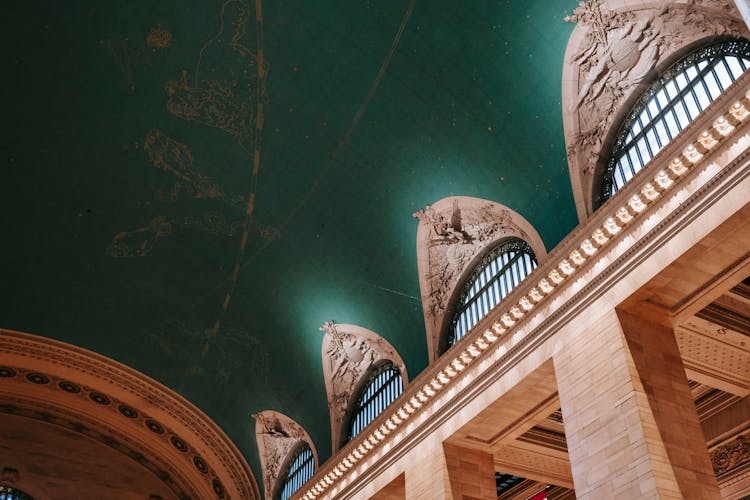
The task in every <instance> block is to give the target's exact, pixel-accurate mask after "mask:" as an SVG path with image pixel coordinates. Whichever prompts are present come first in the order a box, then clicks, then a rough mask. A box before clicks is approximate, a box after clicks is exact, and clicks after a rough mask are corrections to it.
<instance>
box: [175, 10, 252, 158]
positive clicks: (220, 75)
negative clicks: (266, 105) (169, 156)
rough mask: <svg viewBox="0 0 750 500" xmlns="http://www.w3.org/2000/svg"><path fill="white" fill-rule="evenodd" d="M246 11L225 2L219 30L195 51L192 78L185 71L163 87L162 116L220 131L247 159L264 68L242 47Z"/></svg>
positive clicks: (245, 25)
mask: <svg viewBox="0 0 750 500" xmlns="http://www.w3.org/2000/svg"><path fill="white" fill-rule="evenodd" d="M249 16H250V10H249V8H248V6H247V5H246V4H245V3H244V2H242V1H240V0H229V1H227V2H226V3H225V4H224V5H223V7H222V10H221V16H220V22H219V29H218V32H217V34H216V35H215V36H214V37H212V38H210V39H209V40H208V41H207V42H206V43H205V44H204V45H203V47H201V49H200V52H199V55H198V62H197V63H196V66H195V70H194V72H193V77H192V78H188V71H186V70H183V72H182V76H181V77H180V78H178V79H176V80H169V81H167V82H166V84H165V85H164V88H165V90H166V92H167V96H168V101H167V110H168V111H169V112H170V113H172V114H173V115H175V116H178V117H180V118H182V119H184V120H187V121H193V122H198V123H201V124H203V125H207V126H209V127H214V128H218V129H221V130H224V131H225V132H227V133H228V134H230V135H231V136H232V137H233V138H234V139H235V140H236V141H237V142H238V143H239V145H240V146H241V147H242V148H243V149H244V150H245V151H246V152H248V153H250V152H251V151H252V149H253V147H254V144H255V141H256V140H257V128H258V127H257V116H256V113H257V112H258V106H257V101H258V99H259V97H263V96H264V92H265V76H264V75H265V74H266V71H265V68H261V70H260V71H259V70H258V67H257V66H258V64H261V62H260V61H259V58H258V56H257V54H256V53H254V52H253V51H251V50H250V49H249V48H248V47H246V46H245V45H243V44H242V42H241V39H242V38H243V37H244V36H245V35H246V32H247V26H248V19H249Z"/></svg>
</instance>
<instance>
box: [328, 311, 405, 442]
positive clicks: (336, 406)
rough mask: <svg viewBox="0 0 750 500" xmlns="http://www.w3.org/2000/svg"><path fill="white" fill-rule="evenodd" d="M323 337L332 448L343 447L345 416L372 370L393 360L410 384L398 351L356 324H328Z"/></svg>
mask: <svg viewBox="0 0 750 500" xmlns="http://www.w3.org/2000/svg"><path fill="white" fill-rule="evenodd" d="M320 331H322V332H324V333H325V336H324V338H323V379H324V380H325V384H326V392H327V394H328V409H329V412H330V417H331V441H332V449H333V450H337V449H338V448H339V447H340V441H341V438H342V433H343V432H344V429H343V426H344V423H345V420H346V413H347V411H349V409H350V408H351V407H352V405H353V403H354V402H355V401H354V398H356V397H357V392H358V391H359V389H360V387H361V385H362V382H363V380H364V379H365V378H366V377H367V375H368V373H369V371H370V369H372V368H373V367H374V366H376V365H377V364H379V363H380V362H383V361H390V362H391V363H393V365H394V366H395V367H396V368H398V370H399V373H401V377H402V378H403V381H404V386H406V383H407V382H408V377H407V375H406V365H405V364H404V362H403V360H402V359H401V356H399V354H398V352H396V349H394V348H393V346H392V345H391V344H389V343H388V341H386V340H385V339H384V338H382V337H381V336H380V335H378V334H377V333H375V332H372V331H370V330H367V329H366V328H362V327H359V326H356V325H345V324H341V325H340V324H337V323H335V322H334V321H326V322H325V323H324V324H323V326H321V327H320Z"/></svg>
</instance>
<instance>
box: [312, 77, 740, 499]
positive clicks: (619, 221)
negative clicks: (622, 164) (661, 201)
mask: <svg viewBox="0 0 750 500" xmlns="http://www.w3.org/2000/svg"><path fill="white" fill-rule="evenodd" d="M749 116H750V90H748V92H747V94H746V95H745V97H743V98H742V99H741V100H739V101H737V102H735V103H734V104H733V105H732V106H731V107H730V108H729V111H728V112H727V113H725V114H724V115H722V116H720V117H719V118H718V119H717V120H716V121H715V122H714V123H713V126H712V127H711V128H709V129H708V130H705V131H704V132H703V133H701V134H700V135H699V136H698V139H697V140H696V141H695V142H694V143H692V144H690V145H688V146H687V147H686V148H685V149H684V150H683V152H682V154H681V155H680V156H678V157H676V158H674V159H673V160H672V161H671V162H670V163H669V165H668V167H667V168H666V169H663V170H659V172H657V174H656V175H655V176H654V178H653V180H652V181H651V182H647V183H646V184H645V185H644V186H643V187H641V189H640V192H638V193H636V194H635V195H633V196H632V197H631V198H630V199H629V200H628V201H627V203H625V204H624V205H622V206H620V207H619V208H618V209H617V210H615V213H614V215H613V216H612V217H609V218H608V219H607V220H606V221H604V223H603V224H602V226H601V227H599V228H598V229H596V231H594V232H593V233H592V234H591V236H590V237H589V238H586V239H584V240H583V241H582V242H581V244H580V245H579V247H578V248H577V249H576V250H573V251H572V252H570V254H569V255H568V257H567V258H566V259H563V260H562V261H561V262H560V263H559V264H558V265H557V267H555V268H554V269H552V270H551V271H550V272H549V273H548V274H547V276H546V277H544V278H542V279H541V280H540V281H539V283H538V284H537V286H536V287H534V288H532V289H531V290H530V291H529V292H528V293H527V294H526V295H525V296H523V297H522V298H521V299H520V300H519V301H518V303H517V304H515V305H513V306H512V307H510V308H509V310H508V311H507V312H505V313H504V314H502V315H501V316H500V319H499V320H498V321H496V322H495V323H494V324H493V325H492V326H491V327H490V328H488V329H487V330H486V331H485V332H484V333H483V334H482V335H481V336H480V337H479V338H478V339H476V340H474V341H473V342H472V343H471V344H469V346H468V347H466V348H465V349H464V350H463V351H462V352H461V353H460V354H458V355H457V356H456V357H455V358H454V359H453V360H452V361H451V362H450V363H449V364H448V366H446V367H445V368H443V369H442V370H441V371H440V372H439V373H438V374H437V375H435V376H434V377H433V378H432V379H431V380H430V381H429V382H427V383H426V384H425V385H424V386H423V387H422V388H421V389H420V390H419V391H418V392H417V394H415V395H414V396H412V397H411V398H410V399H409V401H407V402H406V403H404V404H403V405H402V406H401V407H400V408H398V409H397V410H394V411H393V413H392V414H391V416H390V417H389V418H388V420H386V422H385V423H384V424H382V425H381V426H380V427H378V428H377V429H375V430H374V431H373V432H372V433H371V434H370V435H369V436H367V438H366V439H365V440H364V441H363V442H362V443H361V444H360V445H359V446H357V448H356V449H355V450H354V451H352V452H351V453H349V454H348V455H347V456H346V457H344V458H343V459H342V460H341V461H340V462H339V463H338V464H337V465H336V466H335V467H334V468H333V470H332V471H330V472H329V473H328V474H326V475H325V476H324V477H323V479H321V480H319V481H318V482H317V483H316V484H315V485H314V486H312V488H310V489H309V490H308V491H307V492H306V493H305V495H304V496H303V497H302V498H303V499H304V500H312V499H314V498H317V497H318V496H319V495H321V494H322V493H324V492H325V491H326V490H327V489H328V488H330V487H331V486H333V485H334V484H335V483H336V482H337V480H338V479H339V478H341V477H342V476H343V475H344V474H345V473H346V472H347V471H348V470H349V469H351V468H352V467H354V466H355V465H356V464H357V462H359V461H360V460H362V459H363V458H365V456H366V455H367V454H369V453H370V452H371V451H372V450H373V449H375V447H376V446H378V445H379V444H380V443H381V442H382V441H384V440H385V439H386V438H387V437H388V435H389V434H391V433H393V432H394V431H396V430H397V429H398V428H399V427H400V426H401V425H402V424H403V423H404V422H405V421H406V420H408V419H409V418H410V417H411V416H412V415H414V413H415V412H416V411H417V410H418V409H419V408H420V407H422V406H423V405H424V404H425V403H427V402H428V401H430V400H431V399H433V398H434V397H435V396H436V395H437V393H438V392H440V391H441V390H442V389H443V388H445V387H446V386H447V385H448V384H449V383H450V381H451V380H453V379H454V378H456V377H458V376H459V374H460V373H461V372H463V371H464V370H465V369H466V367H468V366H469V365H470V364H471V363H473V362H474V361H475V360H477V358H479V357H480V356H481V355H482V353H483V352H484V351H486V350H487V349H489V347H490V346H491V345H492V344H494V343H495V342H497V341H498V340H499V339H500V336H501V335H503V334H504V333H506V332H507V331H508V329H510V328H512V327H513V326H514V325H515V324H516V323H518V321H519V320H521V319H522V318H523V317H524V316H526V315H527V314H528V313H530V312H531V311H532V310H533V309H534V308H535V306H536V305H537V304H538V303H539V302H541V301H542V300H543V299H544V298H545V297H547V296H548V295H550V294H551V293H552V292H553V290H554V289H555V288H557V286H558V285H560V284H561V283H562V282H563V281H565V280H566V279H567V278H569V277H570V276H572V275H573V274H574V273H575V270H576V269H577V268H578V267H580V266H581V265H583V264H584V263H585V262H586V261H587V260H588V259H589V258H590V257H592V256H593V255H595V254H596V253H597V252H598V251H599V249H600V248H601V247H602V246H604V245H605V244H606V243H607V242H608V241H609V240H610V239H611V238H613V237H614V236H615V235H617V234H618V233H619V232H620V231H621V230H622V228H623V227H624V226H626V225H627V224H629V223H631V222H632V221H633V220H634V219H635V218H636V217H637V216H638V214H640V213H642V212H643V211H644V210H645V209H646V208H647V207H648V206H649V205H650V204H651V203H653V202H654V201H655V200H656V199H658V198H659V197H660V196H661V195H662V194H663V193H664V192H665V191H666V190H667V189H669V188H670V187H671V186H672V185H673V184H674V182H675V180H677V179H678V178H680V177H682V176H683V175H684V174H685V173H687V172H688V170H689V169H690V167H692V166H693V165H694V164H695V163H697V162H698V161H700V159H701V158H703V156H704V155H705V154H706V153H708V152H709V151H710V150H711V149H713V148H714V147H716V145H717V144H719V142H721V140H722V139H724V138H725V137H727V136H728V135H730V134H731V133H732V131H734V130H735V128H736V126H737V125H738V124H739V123H740V122H742V121H744V120H746V119H747V118H748V117H749Z"/></svg>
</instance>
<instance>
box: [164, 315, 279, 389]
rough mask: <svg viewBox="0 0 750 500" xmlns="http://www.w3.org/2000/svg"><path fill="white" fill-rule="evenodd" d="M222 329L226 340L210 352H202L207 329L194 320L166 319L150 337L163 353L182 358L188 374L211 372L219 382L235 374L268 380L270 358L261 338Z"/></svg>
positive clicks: (196, 374) (251, 378)
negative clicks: (191, 321)
mask: <svg viewBox="0 0 750 500" xmlns="http://www.w3.org/2000/svg"><path fill="white" fill-rule="evenodd" d="M221 333H222V339H223V340H224V342H222V343H221V344H220V345H219V346H218V347H217V348H215V349H212V350H211V353H210V355H209V356H204V355H203V354H202V352H201V346H202V345H203V340H204V337H205V332H204V331H203V330H202V329H201V328H200V327H197V326H193V325H192V323H191V324H189V323H186V322H183V321H170V322H167V323H165V324H164V325H163V326H161V327H160V328H158V329H157V330H155V331H152V332H151V333H150V334H149V340H150V342H151V343H152V344H153V345H154V346H155V347H156V348H157V349H159V351H161V352H162V353H163V354H164V355H167V356H170V357H176V359H179V360H180V364H181V365H182V366H184V367H185V374H186V375H187V376H201V375H203V376H210V377H211V378H212V382H213V383H215V384H219V385H223V384H226V383H228V382H230V381H231V380H232V378H235V377H241V378H242V379H243V381H244V382H245V383H247V381H249V380H252V381H253V382H254V383H258V384H261V385H263V384H265V383H266V379H267V373H268V368H269V363H270V359H269V354H268V352H266V350H265V349H264V347H263V344H262V342H261V341H260V339H259V338H258V337H256V336H255V335H253V334H251V333H250V332H247V331H245V330H241V329H238V328H231V327H227V328H223V329H222V332H221Z"/></svg>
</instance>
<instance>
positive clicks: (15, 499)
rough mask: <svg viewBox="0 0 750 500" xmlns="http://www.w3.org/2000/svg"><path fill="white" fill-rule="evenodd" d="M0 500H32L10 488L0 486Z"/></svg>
mask: <svg viewBox="0 0 750 500" xmlns="http://www.w3.org/2000/svg"><path fill="white" fill-rule="evenodd" d="M0 500H34V499H33V498H31V495H29V494H27V493H24V492H23V491H21V490H17V489H15V488H11V487H10V486H2V485H0Z"/></svg>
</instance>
